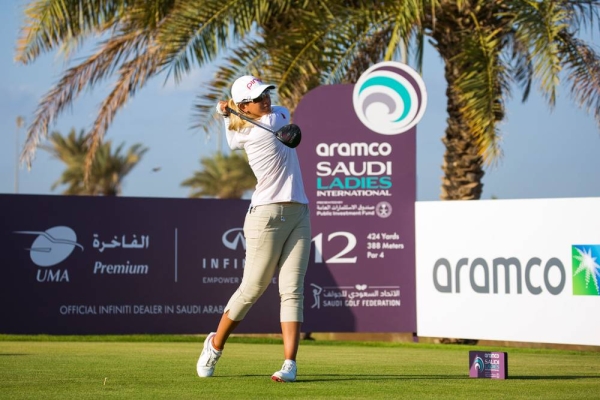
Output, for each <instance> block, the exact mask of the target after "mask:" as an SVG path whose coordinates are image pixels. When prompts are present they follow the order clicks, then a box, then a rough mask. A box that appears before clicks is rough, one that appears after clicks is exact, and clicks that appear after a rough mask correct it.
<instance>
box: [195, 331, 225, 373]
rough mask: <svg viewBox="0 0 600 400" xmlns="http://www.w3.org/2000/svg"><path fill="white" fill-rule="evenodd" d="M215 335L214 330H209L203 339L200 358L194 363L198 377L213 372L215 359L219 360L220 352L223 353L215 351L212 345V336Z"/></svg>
mask: <svg viewBox="0 0 600 400" xmlns="http://www.w3.org/2000/svg"><path fill="white" fill-rule="evenodd" d="M215 335H216V333H215V332H211V333H210V334H209V335H208V336H207V337H206V339H205V340H204V347H203V348H202V353H200V358H198V363H197V364H196V371H198V376H199V377H200V378H208V377H209V376H212V374H213V373H214V372H215V366H216V365H217V361H219V358H220V357H221V354H223V352H222V351H217V350H215V348H214V347H213V346H212V338H213V337H214V336H215Z"/></svg>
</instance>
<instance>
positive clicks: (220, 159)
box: [181, 152, 256, 199]
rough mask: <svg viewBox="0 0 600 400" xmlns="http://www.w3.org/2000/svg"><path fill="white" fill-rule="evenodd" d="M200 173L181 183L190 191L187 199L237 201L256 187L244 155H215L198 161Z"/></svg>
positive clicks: (234, 153) (195, 173)
mask: <svg viewBox="0 0 600 400" xmlns="http://www.w3.org/2000/svg"><path fill="white" fill-rule="evenodd" d="M200 164H201V165H202V167H203V168H202V170H201V171H196V172H194V175H193V176H192V177H191V178H188V179H186V180H185V181H183V182H182V183H181V186H188V187H190V188H191V189H192V192H191V193H190V195H189V197H216V198H217V199H239V198H241V197H242V196H243V195H244V193H246V192H247V191H248V190H251V189H254V187H255V186H256V178H255V177H254V173H253V172H252V169H251V168H250V165H249V164H248V159H247V158H246V156H245V153H240V152H232V153H231V154H230V155H224V154H222V153H216V154H215V156H214V157H203V158H202V159H200Z"/></svg>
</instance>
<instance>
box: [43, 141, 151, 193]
mask: <svg viewBox="0 0 600 400" xmlns="http://www.w3.org/2000/svg"><path fill="white" fill-rule="evenodd" d="M123 146H124V144H121V145H119V146H118V147H117V148H116V149H115V150H114V152H113V151H112V143H111V141H110V140H108V141H105V142H103V143H102V144H100V146H99V147H98V149H97V151H96V157H94V161H93V162H92V164H91V169H90V171H89V177H88V183H87V184H84V174H85V161H86V157H87V155H88V154H89V151H90V145H89V143H88V139H87V137H86V134H85V131H84V130H81V131H80V132H79V134H78V135H77V134H76V132H75V129H71V131H70V132H69V135H68V136H66V137H65V136H62V135H61V134H60V132H53V133H52V134H51V135H50V145H42V146H41V147H42V149H44V150H46V151H48V152H49V153H50V154H51V155H52V156H53V157H54V158H57V159H58V160H60V161H62V162H63V163H64V164H65V165H66V169H65V171H64V172H63V173H62V175H61V176H60V178H59V179H58V180H57V181H56V182H54V184H53V185H52V190H54V189H56V188H57V187H58V186H60V185H66V186H67V188H66V189H65V190H64V191H63V194H67V195H89V196H99V195H102V196H118V195H120V194H121V190H122V185H123V179H124V178H125V176H127V174H129V173H130V172H131V170H132V169H133V168H134V167H135V166H136V165H137V164H138V163H139V162H140V161H141V159H142V156H143V155H144V153H146V151H147V150H148V149H147V148H144V147H143V146H142V145H141V144H139V143H138V144H135V145H133V146H131V147H130V148H129V149H128V150H127V152H126V153H122V151H123Z"/></svg>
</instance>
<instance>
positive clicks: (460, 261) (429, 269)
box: [416, 198, 600, 346]
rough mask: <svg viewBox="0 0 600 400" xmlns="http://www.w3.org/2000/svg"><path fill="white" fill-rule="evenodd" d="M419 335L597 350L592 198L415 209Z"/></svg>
mask: <svg viewBox="0 0 600 400" xmlns="http://www.w3.org/2000/svg"><path fill="white" fill-rule="evenodd" d="M416 221H417V224H416V225H417V227H416V252H417V257H416V259H417V271H416V279H417V332H418V334H419V336H429V337H451V338H472V339H487V340H507V341H523V342H539V343H563V344H581V345H594V346H598V345H600V319H599V318H597V315H596V312H597V310H598V309H599V308H600V265H599V264H600V198H571V199H539V200H480V201H443V202H442V201H440V202H417V203H416Z"/></svg>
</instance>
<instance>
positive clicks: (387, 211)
mask: <svg viewBox="0 0 600 400" xmlns="http://www.w3.org/2000/svg"><path fill="white" fill-rule="evenodd" d="M375 214H377V216H378V217H379V218H387V217H389V216H390V215H392V205H391V204H390V203H388V202H387V201H381V202H379V203H377V205H376V206H375Z"/></svg>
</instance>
